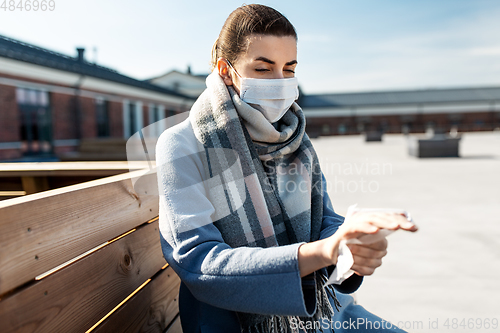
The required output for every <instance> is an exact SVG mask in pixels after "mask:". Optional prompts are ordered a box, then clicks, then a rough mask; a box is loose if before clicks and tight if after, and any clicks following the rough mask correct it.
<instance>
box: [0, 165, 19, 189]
mask: <svg viewBox="0 0 500 333" xmlns="http://www.w3.org/2000/svg"><path fill="white" fill-rule="evenodd" d="M0 164H1V163H0ZM1 174H2V172H0V175H1ZM22 189H23V183H22V182H21V178H20V177H2V178H0V191H20V190H22Z"/></svg>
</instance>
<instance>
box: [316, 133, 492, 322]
mask: <svg viewBox="0 0 500 333" xmlns="http://www.w3.org/2000/svg"><path fill="white" fill-rule="evenodd" d="M313 145H314V147H315V148H316V151H317V153H318V156H319V157H320V160H321V165H322V169H323V172H324V173H325V176H326V178H327V181H328V183H329V184H328V189H329V191H328V192H329V195H330V198H331V200H332V203H333V206H334V208H335V210H336V211H337V213H339V214H341V215H343V216H344V215H345V213H346V211H347V208H348V207H349V206H350V205H352V204H355V203H357V204H358V205H359V206H360V207H371V208H375V207H377V208H404V209H406V210H408V211H409V212H410V213H411V215H412V216H413V218H414V221H415V223H416V224H417V225H418V226H419V231H418V232H417V233H408V232H404V231H397V232H396V233H394V234H392V235H390V236H389V237H388V241H389V250H388V251H389V253H388V255H387V256H386V257H385V258H384V260H383V265H382V266H381V267H379V268H378V269H377V270H376V271H375V273H374V275H372V276H370V277H366V278H365V280H364V282H363V285H362V286H361V288H360V289H359V290H358V291H357V292H356V297H357V300H358V303H359V304H361V305H363V306H364V307H365V308H366V309H368V310H369V311H372V312H374V313H375V314H377V315H379V316H381V317H382V318H384V319H385V320H389V321H391V322H392V323H394V324H397V323H398V322H400V321H402V322H404V324H405V325H408V326H406V330H407V331H409V332H478V331H483V330H484V331H485V332H495V331H496V332H500V324H499V326H497V329H492V328H491V327H490V329H484V327H483V328H481V329H479V325H478V324H479V323H482V324H484V323H485V319H487V318H488V319H489V320H490V323H491V320H492V319H493V318H496V320H498V321H500V132H483V133H466V134H463V136H462V140H461V143H460V156H461V157H460V158H432V159H429V158H428V159H418V158H415V157H411V156H409V154H408V150H407V142H406V137H405V136H403V135H385V136H384V137H383V142H370V143H365V142H364V137H363V136H343V137H340V136H339V137H320V138H318V139H313ZM453 318H456V319H457V320H458V321H457V326H455V327H453V326H452V324H453V321H452V320H453ZM447 319H449V321H448V324H449V327H446V326H445V323H446V320H447ZM462 319H465V323H466V325H467V323H468V320H469V319H473V320H474V323H475V324H474V325H473V326H471V327H470V328H467V327H465V328H464V327H463V326H460V325H459V324H460V322H461V321H462ZM476 320H477V322H476ZM407 321H409V322H410V323H408V322H407ZM436 324H437V327H436Z"/></svg>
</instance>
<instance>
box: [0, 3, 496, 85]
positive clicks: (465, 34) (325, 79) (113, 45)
mask: <svg viewBox="0 0 500 333" xmlns="http://www.w3.org/2000/svg"><path fill="white" fill-rule="evenodd" d="M15 1H16V3H18V2H19V1H20V0H15ZM23 1H26V0H23ZM40 1H41V0H40ZM52 1H54V3H55V9H54V10H53V11H45V12H42V11H40V10H39V11H37V12H35V11H33V10H31V11H30V12H27V11H26V10H24V11H20V10H19V9H18V8H16V10H14V11H10V10H9V9H8V8H6V9H4V8H0V34H2V35H4V36H7V37H11V38H15V39H18V40H21V41H23V42H27V43H30V44H34V45H37V46H41V47H44V48H48V49H50V50H53V51H57V52H60V53H64V54H67V55H71V56H75V55H76V50H75V48H76V47H85V48H86V51H85V52H86V58H87V60H89V61H96V62H97V63H98V64H99V65H102V66H106V67H110V68H112V69H115V70H118V71H119V72H120V73H122V74H125V75H128V76H131V77H134V78H137V79H140V80H143V79H148V78H151V77H155V76H159V75H161V74H164V73H166V72H168V71H171V70H173V69H177V70H180V71H185V70H186V69H187V66H188V65H189V66H191V70H192V72H193V73H195V74H203V73H208V72H209V70H210V66H209V63H210V51H211V48H212V45H213V43H214V41H215V39H216V38H217V36H218V34H219V32H220V29H221V28H222V25H223V23H224V21H225V19H226V18H227V16H228V15H229V14H230V13H231V12H232V11H233V10H234V9H236V8H237V7H238V6H241V5H242V4H243V2H242V1H241V0H240V1H232V0H229V1H218V2H217V1H206V0H205V1H202V0H193V1H182V0H175V1H172V0H141V1H138V0H120V1H118V0H85V1H84V0H52ZM248 3H251V2H248ZM260 3H262V4H266V5H268V6H271V7H273V8H275V9H277V10H278V11H280V12H281V13H283V14H284V15H285V16H286V17H287V18H288V19H289V20H290V22H292V24H293V25H294V26H295V28H296V30H297V33H298V37H299V40H298V62H299V65H298V67H297V71H296V76H297V77H298V79H299V84H300V86H301V89H302V90H303V92H304V93H309V94H313V93H333V92H355V91H381V90H405V89H430V88H450V87H476V86H481V87H484V86H500V1H498V0H439V1H436V0H349V1H347V0H344V1H339V0H329V1H328V0H325V1H315V0H308V1H303V0H302V1H298V0H297V1H293V0H276V1H262V2H260ZM94 49H95V50H96V51H97V52H94Z"/></svg>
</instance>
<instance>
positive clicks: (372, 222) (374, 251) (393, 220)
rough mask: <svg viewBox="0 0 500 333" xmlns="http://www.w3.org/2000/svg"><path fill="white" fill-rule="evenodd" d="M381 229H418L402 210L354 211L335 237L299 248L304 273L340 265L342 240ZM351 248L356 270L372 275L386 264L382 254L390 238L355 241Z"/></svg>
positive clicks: (384, 252)
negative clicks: (358, 242) (372, 241)
mask: <svg viewBox="0 0 500 333" xmlns="http://www.w3.org/2000/svg"><path fill="white" fill-rule="evenodd" d="M380 229H389V230H397V229H403V230H407V231H412V232H413V231H417V227H416V226H415V225H414V224H413V223H411V222H409V221H408V220H407V219H406V217H405V216H403V215H401V214H398V213H385V212H358V213H354V214H353V215H352V216H351V217H350V218H349V221H348V222H347V223H344V224H342V226H340V228H339V229H338V230H337V232H335V234H333V235H332V236H330V237H328V238H326V239H322V240H319V241H316V242H311V243H306V244H303V245H301V246H300V247H299V269H300V275H301V276H306V275H308V274H311V273H312V272H314V271H316V270H318V269H321V268H323V267H327V266H330V265H334V264H337V257H338V248H339V244H340V242H341V241H342V240H348V239H352V238H358V237H360V236H362V235H364V234H375V233H377V232H378V231H379V230H380ZM349 248H350V249H351V252H352V254H353V259H354V264H353V266H352V269H353V270H354V271H355V272H356V273H357V274H358V275H371V274H373V272H374V271H375V269H376V268H377V267H379V266H380V265H381V264H382V257H384V256H385V255H386V254H387V250H386V249H387V241H386V240H385V238H384V239H383V240H381V241H378V242H375V243H372V244H368V245H366V244H363V245H361V244H360V245H354V244H351V245H349Z"/></svg>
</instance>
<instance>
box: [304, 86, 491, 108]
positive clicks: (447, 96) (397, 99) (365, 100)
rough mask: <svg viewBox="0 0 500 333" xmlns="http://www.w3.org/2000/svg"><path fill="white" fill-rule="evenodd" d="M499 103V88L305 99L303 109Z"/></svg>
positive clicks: (311, 96)
mask: <svg viewBox="0 0 500 333" xmlns="http://www.w3.org/2000/svg"><path fill="white" fill-rule="evenodd" d="M495 100H497V101H500V87H487V88H455V89H426V90H406V91H405V90H401V91H380V92H359V93H336V94H318V95H303V96H301V98H300V105H301V106H302V107H303V108H327V107H328V108H332V107H339V108H340V107H357V106H384V105H387V106H389V105H405V104H412V105H415V104H429V103H466V102H480V101H482V102H484V101H495Z"/></svg>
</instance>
